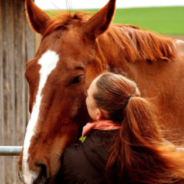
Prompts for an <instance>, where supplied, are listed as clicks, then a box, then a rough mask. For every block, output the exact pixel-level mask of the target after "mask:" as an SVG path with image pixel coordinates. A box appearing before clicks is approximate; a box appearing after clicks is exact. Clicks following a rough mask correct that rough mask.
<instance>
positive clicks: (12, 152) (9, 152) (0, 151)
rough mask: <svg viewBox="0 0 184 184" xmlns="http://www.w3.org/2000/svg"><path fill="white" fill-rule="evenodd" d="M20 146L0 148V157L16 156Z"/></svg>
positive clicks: (19, 151)
mask: <svg viewBox="0 0 184 184" xmlns="http://www.w3.org/2000/svg"><path fill="white" fill-rule="evenodd" d="M21 151H22V146H0V156H18V155H20V153H21Z"/></svg>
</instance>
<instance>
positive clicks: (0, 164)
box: [0, 0, 5, 183]
mask: <svg viewBox="0 0 184 184" xmlns="http://www.w3.org/2000/svg"><path fill="white" fill-rule="evenodd" d="M2 10H3V7H2V1H1V0H0V44H1V46H0V127H1V128H0V145H4V103H3V96H4V95H3V44H2V43H3V35H2V32H3V18H2ZM0 171H1V172H0V180H1V181H2V182H3V183H4V181H5V170H4V157H0Z"/></svg>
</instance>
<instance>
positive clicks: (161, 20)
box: [46, 7, 184, 35]
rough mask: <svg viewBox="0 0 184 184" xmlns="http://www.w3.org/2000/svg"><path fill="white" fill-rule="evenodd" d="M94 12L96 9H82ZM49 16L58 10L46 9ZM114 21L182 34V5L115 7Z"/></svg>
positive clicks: (183, 32) (183, 15) (156, 30)
mask: <svg viewBox="0 0 184 184" xmlns="http://www.w3.org/2000/svg"><path fill="white" fill-rule="evenodd" d="M83 11H90V12H96V11H98V10H83ZM46 12H47V13H48V14H49V15H50V16H54V15H55V14H58V13H59V11H58V10H57V11H46ZM113 22H114V23H121V24H132V25H137V26H139V27H141V28H142V29H146V30H152V31H154V32H157V33H160V34H170V35H183V34H184V7H159V8H128V9H117V10H116V14H115V17H114V20H113Z"/></svg>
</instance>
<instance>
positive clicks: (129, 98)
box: [123, 94, 133, 111]
mask: <svg viewBox="0 0 184 184" xmlns="http://www.w3.org/2000/svg"><path fill="white" fill-rule="evenodd" d="M132 96H133V95H132V94H131V95H129V96H128V98H127V101H126V103H125V105H124V107H123V111H124V109H125V108H126V106H127V105H128V102H129V100H130V98H131V97H132Z"/></svg>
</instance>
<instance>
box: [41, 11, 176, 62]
mask: <svg viewBox="0 0 184 184" xmlns="http://www.w3.org/2000/svg"><path fill="white" fill-rule="evenodd" d="M89 14H93V13H91V12H76V13H74V14H72V13H71V12H64V13H61V14H60V15H58V16H56V17H54V18H53V19H51V20H50V21H49V22H48V24H47V25H48V26H47V29H46V31H45V33H44V35H43V38H44V37H45V36H47V35H48V34H50V33H51V32H53V31H54V30H56V29H59V28H62V29H67V27H68V25H69V24H71V23H72V21H75V20H80V22H81V24H85V23H86V22H87V20H88V19H89V16H88V15H89ZM106 34H107V35H108V37H109V39H110V40H111V41H112V42H113V45H114V46H116V47H117V48H116V49H117V50H119V53H121V55H122V53H123V57H124V59H126V60H127V61H133V62H134V61H136V60H140V59H144V60H147V61H148V62H151V61H156V60H165V61H168V60H172V59H174V58H175V57H176V47H175V45H174V40H173V39H171V38H167V37H164V36H162V35H157V34H155V33H153V32H151V31H147V30H141V29H140V28H139V27H137V26H133V25H121V24H112V25H111V26H110V28H109V30H108V31H107V32H106ZM99 39H100V38H99Z"/></svg>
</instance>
